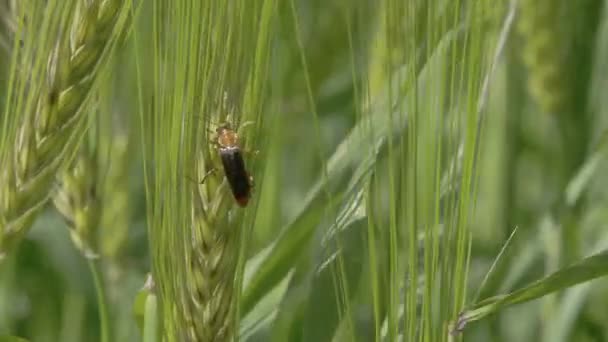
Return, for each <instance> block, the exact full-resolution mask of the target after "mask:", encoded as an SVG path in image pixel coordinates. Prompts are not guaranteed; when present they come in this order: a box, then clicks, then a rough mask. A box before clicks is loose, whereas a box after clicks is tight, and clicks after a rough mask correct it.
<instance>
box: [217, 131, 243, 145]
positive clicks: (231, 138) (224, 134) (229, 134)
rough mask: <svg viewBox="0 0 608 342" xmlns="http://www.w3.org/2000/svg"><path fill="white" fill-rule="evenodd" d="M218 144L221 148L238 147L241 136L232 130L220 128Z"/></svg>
mask: <svg viewBox="0 0 608 342" xmlns="http://www.w3.org/2000/svg"><path fill="white" fill-rule="evenodd" d="M217 143H218V145H220V147H224V148H225V147H237V146H238V144H239V136H238V135H237V134H236V133H235V132H234V131H233V130H231V129H230V128H226V127H220V128H218V129H217Z"/></svg>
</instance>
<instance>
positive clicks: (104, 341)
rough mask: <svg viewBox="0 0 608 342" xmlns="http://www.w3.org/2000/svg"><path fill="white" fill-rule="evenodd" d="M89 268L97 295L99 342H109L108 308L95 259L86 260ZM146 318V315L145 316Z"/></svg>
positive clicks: (97, 262)
mask: <svg viewBox="0 0 608 342" xmlns="http://www.w3.org/2000/svg"><path fill="white" fill-rule="evenodd" d="M88 263H89V268H90V269H91V274H92V275H93V283H94V284H95V292H96V293H97V308H98V312H99V323H100V326H101V335H100V336H101V337H100V339H99V340H100V342H110V329H111V327H110V320H109V319H108V306H107V300H106V293H105V289H104V286H103V276H102V274H101V271H100V263H99V261H98V260H97V259H88ZM146 318H147V315H146Z"/></svg>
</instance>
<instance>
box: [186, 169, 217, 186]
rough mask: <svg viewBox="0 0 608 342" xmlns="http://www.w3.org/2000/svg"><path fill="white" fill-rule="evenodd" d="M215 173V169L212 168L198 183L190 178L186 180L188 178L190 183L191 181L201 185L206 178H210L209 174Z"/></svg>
mask: <svg viewBox="0 0 608 342" xmlns="http://www.w3.org/2000/svg"><path fill="white" fill-rule="evenodd" d="M215 171H216V168H212V169H211V170H209V171H207V173H205V175H204V176H203V179H201V180H200V181H197V180H195V179H194V178H192V177H190V176H186V178H188V179H189V180H190V181H192V182H194V183H196V184H203V183H205V181H206V180H207V177H209V176H211V174H213V173H215Z"/></svg>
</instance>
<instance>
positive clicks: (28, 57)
mask: <svg viewBox="0 0 608 342" xmlns="http://www.w3.org/2000/svg"><path fill="white" fill-rule="evenodd" d="M17 11H18V13H17V14H16V18H17V20H21V21H23V22H24V23H25V25H28V26H29V27H27V26H26V27H25V28H23V29H21V30H19V32H17V33H16V37H17V39H15V42H19V41H20V40H21V39H23V40H24V41H26V43H25V44H24V47H23V48H21V47H20V46H18V45H17V44H16V43H15V44H14V45H16V46H15V50H14V51H13V56H14V58H13V62H14V63H13V66H12V68H11V69H12V71H13V72H14V73H13V74H12V75H11V81H12V83H13V84H12V85H9V87H10V88H11V89H14V90H13V92H12V93H11V94H9V96H8V101H7V105H6V106H5V111H4V113H5V115H4V116H5V117H9V115H10V117H11V118H12V119H13V120H10V121H12V122H9V120H8V119H7V120H6V121H7V123H6V124H5V126H4V128H5V131H6V129H8V127H11V128H14V133H12V134H11V131H10V130H9V131H7V133H8V134H5V135H3V137H6V139H7V140H3V144H2V146H3V148H2V151H3V157H2V161H3V162H2V164H3V165H5V168H4V170H3V172H2V184H3V193H2V196H1V197H0V202H1V203H2V205H1V208H2V209H1V210H2V214H0V216H1V217H2V218H1V219H0V226H1V227H2V228H1V234H0V241H2V242H1V243H0V250H1V252H0V253H2V254H6V253H7V251H8V249H9V248H10V247H11V246H13V245H14V244H15V243H17V242H18V241H19V239H20V238H21V237H22V236H23V235H24V234H25V233H26V232H27V229H28V228H29V226H30V225H31V223H32V220H33V219H34V217H35V214H36V213H37V212H38V211H39V210H40V209H41V208H42V207H43V206H44V205H45V203H46V202H47V201H48V199H49V195H50V193H51V190H52V187H53V182H54V179H55V175H56V173H57V171H58V170H59V169H60V168H61V167H62V166H63V165H65V163H66V162H67V161H68V160H69V159H70V158H71V156H72V155H73V154H74V151H75V149H76V147H77V146H78V144H79V142H80V139H81V137H82V132H84V131H85V130H86V126H85V122H86V120H85V119H84V118H85V114H84V113H85V112H84V111H83V110H82V108H83V104H84V103H85V102H86V100H87V99H88V97H89V93H90V91H91V88H92V86H93V84H94V83H95V80H96V74H97V73H99V71H98V69H99V68H100V67H101V66H103V60H104V56H107V54H108V53H109V52H110V51H111V48H112V46H113V45H114V43H115V40H116V36H117V35H118V34H120V32H121V30H123V24H124V19H125V14H126V13H127V11H128V2H127V3H126V5H125V4H124V3H123V2H111V1H103V2H102V1H94V2H90V3H87V2H81V3H79V4H76V3H75V2H49V3H46V4H36V3H29V2H26V3H24V4H23V7H18V9H17ZM44 13H46V14H47V15H43V14H44ZM49 14H52V15H49ZM43 18H44V19H43ZM41 19H42V20H43V22H42V25H41V26H34V25H33V23H36V22H37V21H38V20H41ZM22 35H23V38H21V37H22ZM58 37H59V38H58ZM34 53H35V54H34ZM29 63H32V65H30V64H29ZM9 144H10V145H9ZM9 146H10V147H9Z"/></svg>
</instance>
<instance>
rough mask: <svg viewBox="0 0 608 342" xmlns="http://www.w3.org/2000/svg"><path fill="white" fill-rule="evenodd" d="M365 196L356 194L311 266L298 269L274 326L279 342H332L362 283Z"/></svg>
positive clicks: (339, 217) (323, 240)
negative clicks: (354, 285) (360, 282)
mask: <svg viewBox="0 0 608 342" xmlns="http://www.w3.org/2000/svg"><path fill="white" fill-rule="evenodd" d="M361 199H362V192H359V193H358V194H355V195H354V196H352V197H351V198H350V200H349V202H348V203H347V205H345V206H344V207H343V208H342V209H341V211H340V214H339V215H338V218H337V220H336V223H335V224H334V225H332V226H331V227H330V229H329V230H328V231H327V233H326V234H325V236H324V237H323V239H322V241H321V243H319V244H318V248H317V250H316V251H315V254H316V255H317V256H318V257H317V258H316V259H317V260H316V261H315V262H314V266H313V267H311V266H310V263H309V262H302V263H300V264H299V265H298V267H297V268H296V274H297V275H299V277H297V276H296V277H294V278H292V281H291V284H290V289H289V290H288V292H287V294H286V295H285V298H284V299H283V302H282V303H281V307H280V308H279V311H278V313H277V318H278V319H277V321H276V322H275V326H274V335H273V340H274V341H286V340H289V341H331V340H332V338H333V337H334V335H335V332H336V328H337V327H338V324H339V322H340V319H341V318H343V317H342V316H343V314H344V313H346V314H347V315H348V314H350V310H349V309H348V308H349V305H350V300H351V299H352V297H353V295H354V293H355V292H356V291H354V289H352V288H350V286H351V284H356V282H357V280H359V279H360V276H361V271H362V269H363V264H364V263H365V254H364V253H361V250H363V249H364V246H365V244H364V240H363V238H362V237H363V236H364V232H365V231H366V229H367V217H366V216H365V215H364V213H365V209H364V205H363V204H362V201H361Z"/></svg>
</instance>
